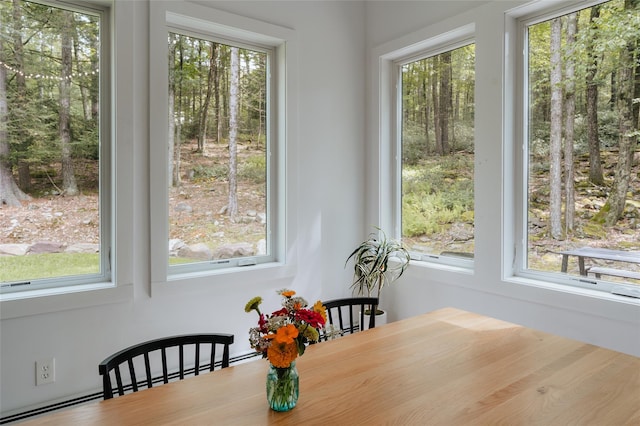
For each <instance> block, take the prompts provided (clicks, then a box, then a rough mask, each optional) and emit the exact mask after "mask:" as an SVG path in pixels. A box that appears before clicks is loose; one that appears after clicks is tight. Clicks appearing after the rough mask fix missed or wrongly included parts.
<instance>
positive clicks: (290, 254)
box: [149, 1, 297, 293]
mask: <svg viewBox="0 0 640 426" xmlns="http://www.w3.org/2000/svg"><path fill="white" fill-rule="evenodd" d="M149 12H150V28H149V31H150V40H149V43H150V52H151V53H150V78H149V84H150V107H149V108H150V111H149V113H150V129H149V133H150V144H151V147H150V148H151V149H150V176H151V183H150V192H151V197H150V210H151V212H152V215H151V217H150V225H151V229H152V230H153V232H152V233H151V251H150V255H151V283H152V292H154V293H157V292H169V293H171V292H174V291H177V292H179V293H182V292H184V289H185V284H186V283H191V284H194V286H196V287H198V286H200V285H205V286H206V285H211V277H212V276H215V277H216V278H215V282H216V284H224V283H227V282H228V283H232V282H233V280H234V278H233V277H234V276H236V274H244V275H247V276H248V277H250V276H253V275H255V276H256V277H258V276H259V277H260V278H261V279H265V278H267V279H268V278H270V277H271V278H273V279H277V278H279V277H282V276H288V277H290V276H293V274H294V273H295V258H296V256H295V254H296V252H295V250H293V248H294V247H295V244H293V242H294V240H293V235H294V230H295V229H296V220H295V215H294V214H292V211H293V210H292V207H293V205H294V204H295V200H293V199H292V194H295V190H294V188H293V186H292V183H291V182H289V181H287V179H286V176H292V175H295V167H296V166H295V162H292V161H286V160H287V159H288V158H295V149H294V147H293V146H292V145H289V144H287V141H288V140H291V139H295V134H296V127H295V126H296V124H295V123H297V116H296V113H295V111H296V107H295V96H296V95H295V93H296V92H295V90H294V88H295V87H296V83H295V81H296V79H297V72H296V66H295V64H296V51H297V49H296V33H295V31H293V30H291V29H288V28H284V27H280V26H276V25H272V24H268V23H265V22H262V21H257V20H254V19H250V18H246V17H243V16H239V15H234V14H231V13H227V12H223V11H220V10H216V9H213V8H209V7H204V6H200V5H196V4H192V3H186V2H179V3H178V2H172V1H153V2H151V3H150V9H149ZM176 28H178V29H183V30H186V31H187V32H195V33H201V34H205V35H210V36H211V37H215V38H218V39H219V38H222V39H226V40H232V41H234V42H240V43H250V44H254V45H257V46H264V47H268V48H270V49H273V50H274V51H275V54H274V55H273V58H272V59H273V62H274V64H273V65H272V70H278V71H277V72H276V75H275V76H273V77H274V78H275V79H276V81H275V84H274V86H275V87H274V89H273V90H272V93H271V96H272V98H277V100H276V101H275V104H273V103H272V105H275V108H272V111H271V112H272V115H273V117H272V118H271V121H270V123H271V126H274V127H275V131H272V132H271V135H272V138H273V139H274V140H272V141H271V143H272V150H273V152H272V153H271V152H270V153H268V155H274V156H275V158H271V159H270V161H271V163H272V164H273V165H274V166H275V167H276V169H275V170H274V172H275V173H276V177H275V181H276V185H274V186H273V187H272V188H270V199H269V200H268V203H272V204H271V205H269V211H270V212H271V213H272V214H273V212H276V218H275V220H274V222H273V223H272V224H271V225H272V228H271V231H272V232H271V234H270V235H269V239H270V240H271V241H270V244H271V255H272V257H273V262H269V263H260V264H256V265H250V266H233V267H229V268H222V269H214V268H207V264H206V263H204V262H202V265H197V266H195V267H194V268H193V269H192V270H187V271H185V272H180V271H179V268H172V270H170V268H169V263H168V235H169V225H168V214H169V213H168V188H167V185H166V184H165V182H167V180H168V179H167V167H165V166H164V165H166V164H167V161H168V154H167V150H166V148H165V147H166V130H165V129H166V125H165V124H166V120H167V118H166V117H167V114H168V112H167V99H166V98H167V94H166V91H164V90H162V89H160V90H158V88H164V87H166V84H167V83H166V82H167V81H168V71H167V66H166V57H167V43H166V41H167V37H166V34H167V33H168V32H169V31H171V30H174V31H175V29H176ZM271 176H273V175H271ZM272 220H273V219H272ZM213 264H214V262H212V266H213ZM176 271H177V273H176ZM265 274H266V276H265ZM236 279H237V278H236ZM247 279H249V278H247ZM167 284H179V285H173V286H172V285H167ZM172 287H175V289H173V288H172Z"/></svg>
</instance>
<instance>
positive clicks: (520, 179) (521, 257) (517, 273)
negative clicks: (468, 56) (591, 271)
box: [505, 0, 637, 297]
mask: <svg viewBox="0 0 640 426" xmlns="http://www.w3.org/2000/svg"><path fill="white" fill-rule="evenodd" d="M607 1H608V0H590V1H578V0H576V1H572V2H568V3H563V4H552V5H531V7H525V8H521V9H518V10H517V11H516V13H513V14H511V16H509V18H511V22H508V24H509V23H510V24H511V25H510V26H509V25H508V27H510V30H509V29H508V30H507V34H514V35H515V37H513V38H514V40H515V43H514V48H515V51H517V52H520V54H517V55H513V57H514V58H515V59H514V62H515V63H513V64H507V75H509V74H510V71H511V72H513V73H514V76H513V81H510V82H507V87H509V86H511V87H513V88H514V90H513V95H512V96H513V98H512V99H507V100H506V101H507V103H511V102H512V105H513V107H514V108H513V109H512V110H513V111H514V112H513V115H512V116H510V115H508V114H505V123H506V122H508V121H509V120H512V124H513V128H512V129H505V130H506V131H505V134H513V138H514V139H513V141H514V144H513V157H512V158H513V159H514V162H515V170H516V171H515V172H514V175H513V178H514V179H513V180H514V188H513V192H512V193H513V195H514V197H513V206H514V207H513V212H514V216H515V217H514V221H513V223H514V240H513V244H505V247H508V246H513V247H514V249H513V253H514V254H513V256H514V257H513V268H512V275H513V276H514V277H516V278H520V279H524V280H532V281H534V282H541V283H548V284H550V285H552V286H557V287H556V288H558V289H563V288H564V289H568V288H574V289H586V290H589V291H594V292H596V293H601V294H602V295H608V296H614V297H623V296H615V295H616V294H619V292H620V291H623V292H625V291H628V290H631V291H634V290H635V289H636V288H637V286H634V285H633V284H626V283H621V282H613V281H608V280H606V279H605V278H595V277H588V278H587V277H580V276H577V275H567V274H563V273H561V272H547V271H539V270H535V269H529V268H528V259H527V246H528V203H529V197H528V193H529V191H528V175H529V134H528V131H529V128H528V122H529V115H528V114H529V101H530V99H529V88H528V48H527V45H528V28H529V27H530V26H532V25H535V24H538V23H541V22H545V21H548V20H551V19H553V18H555V17H558V16H563V15H566V14H569V13H572V12H576V11H579V10H582V9H587V8H589V7H593V6H594V5H597V4H602V3H606V2H607ZM510 67H513V68H511V69H510ZM507 170H508V169H507ZM506 193H507V192H505V194H506ZM505 243H507V241H505ZM635 291H637V290H635Z"/></svg>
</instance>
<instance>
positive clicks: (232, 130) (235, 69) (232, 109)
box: [227, 47, 240, 219]
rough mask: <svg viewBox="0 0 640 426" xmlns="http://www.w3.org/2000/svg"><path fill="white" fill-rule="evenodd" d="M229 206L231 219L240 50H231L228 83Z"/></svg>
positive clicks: (234, 206)
mask: <svg viewBox="0 0 640 426" xmlns="http://www.w3.org/2000/svg"><path fill="white" fill-rule="evenodd" d="M229 84H230V87H229V204H228V206H227V213H228V214H229V216H231V218H232V219H235V217H236V215H237V214H238V184H237V181H236V175H237V168H238V163H237V156H238V141H237V137H238V110H239V104H238V99H239V88H240V50H239V49H238V48H237V47H232V48H231V81H230V82H229Z"/></svg>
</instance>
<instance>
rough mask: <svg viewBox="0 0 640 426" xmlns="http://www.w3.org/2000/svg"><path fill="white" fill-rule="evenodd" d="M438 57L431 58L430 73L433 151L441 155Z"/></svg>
mask: <svg viewBox="0 0 640 426" xmlns="http://www.w3.org/2000/svg"><path fill="white" fill-rule="evenodd" d="M439 68H440V67H439V61H438V57H437V56H435V57H434V58H433V72H432V73H431V99H432V100H433V134H434V136H435V151H436V153H437V154H439V155H442V153H443V151H442V133H441V132H440V103H439V97H438V82H439V80H440V78H439V75H440V71H439Z"/></svg>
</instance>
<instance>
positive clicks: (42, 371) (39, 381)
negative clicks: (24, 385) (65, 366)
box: [36, 358, 56, 386]
mask: <svg viewBox="0 0 640 426" xmlns="http://www.w3.org/2000/svg"><path fill="white" fill-rule="evenodd" d="M55 381H56V359H55V358H46V359H41V360H38V361H36V386H40V385H46V384H47V383H53V382H55Z"/></svg>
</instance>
